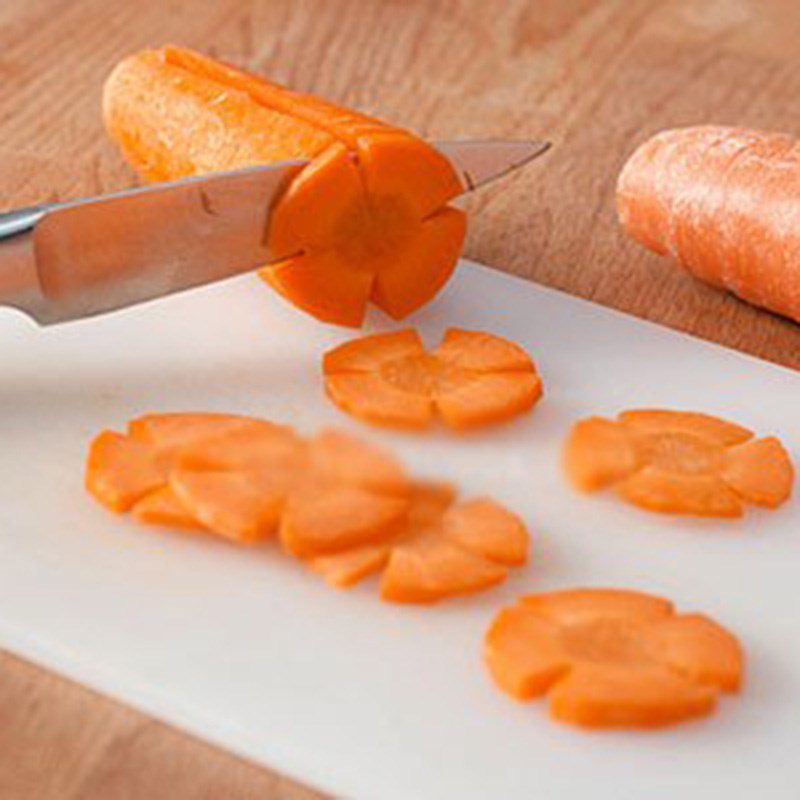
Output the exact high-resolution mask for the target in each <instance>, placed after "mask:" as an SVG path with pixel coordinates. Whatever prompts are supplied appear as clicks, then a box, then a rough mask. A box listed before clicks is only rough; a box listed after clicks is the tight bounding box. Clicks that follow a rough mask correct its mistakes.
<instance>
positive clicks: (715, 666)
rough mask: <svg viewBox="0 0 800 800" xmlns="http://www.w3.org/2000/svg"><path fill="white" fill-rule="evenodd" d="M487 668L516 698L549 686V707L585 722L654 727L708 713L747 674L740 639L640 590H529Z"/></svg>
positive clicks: (490, 643)
mask: <svg viewBox="0 0 800 800" xmlns="http://www.w3.org/2000/svg"><path fill="white" fill-rule="evenodd" d="M484 655H485V660H486V664H487V666H488V668H489V672H490V674H491V676H492V678H493V680H494V682H495V683H496V684H497V686H498V687H499V688H500V689H501V690H502V691H504V692H505V693H506V694H508V695H510V696H511V697H513V698H515V699H516V700H523V701H524V700H531V699H533V698H534V697H539V696H541V695H544V694H547V695H548V697H549V699H550V713H551V715H552V716H553V717H554V718H555V719H558V720H560V721H562V722H568V723H572V724H576V725H582V726H586V727H657V726H662V725H670V724H673V723H677V722H680V721H682V720H686V719H689V718H691V717H697V716H702V715H705V714H708V713H710V712H711V711H712V710H713V709H714V707H715V706H716V703H717V698H718V696H719V694H720V693H721V692H734V691H736V690H738V689H739V687H740V685H741V681H742V672H743V661H744V657H743V654H742V650H741V647H740V646H739V643H738V641H737V640H736V638H735V637H734V636H733V635H732V634H731V633H729V632H728V631H726V630H725V629H724V628H722V627H721V626H720V625H718V624H717V623H715V622H714V621H713V620H711V619H709V618H708V617H705V616H702V615H700V614H676V613H675V610H674V608H673V606H672V604H671V603H670V602H668V601H667V600H664V599H662V598H659V597H654V596H652V595H648V594H643V593H641V592H635V591H624V590H615V589H575V590H567V591H557V592H549V593H544V594H539V595H531V596H528V597H522V598H521V599H520V600H519V601H518V602H517V603H516V604H515V605H514V606H511V607H508V608H505V609H503V610H502V611H501V612H500V613H499V614H498V615H497V617H496V618H495V620H494V622H493V623H492V625H491V627H490V628H489V630H488V632H487V634H486V637H485V642H484Z"/></svg>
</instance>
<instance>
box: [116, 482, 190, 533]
mask: <svg viewBox="0 0 800 800" xmlns="http://www.w3.org/2000/svg"><path fill="white" fill-rule="evenodd" d="M131 516H132V517H133V518H134V519H135V520H138V521H139V522H143V523H145V524H146V525H163V526H166V527H168V528H183V529H184V530H203V529H204V526H203V525H202V524H201V523H200V521H199V520H198V519H196V518H195V517H194V516H193V515H192V514H191V512H190V511H189V510H188V509H187V508H186V506H185V505H184V504H183V503H181V501H180V500H179V499H178V497H177V495H176V494H175V492H173V491H172V489H171V488H170V487H169V486H168V485H167V486H162V487H161V488H159V489H154V490H153V491H151V492H149V493H148V494H146V495H145V496H144V497H143V498H142V499H141V500H139V501H138V502H137V503H136V504H135V505H134V506H133V507H132V508H131Z"/></svg>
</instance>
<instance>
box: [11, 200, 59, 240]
mask: <svg viewBox="0 0 800 800" xmlns="http://www.w3.org/2000/svg"><path fill="white" fill-rule="evenodd" d="M48 208H49V206H46V205H41V206H30V207H29V208H17V209H15V210H14V211H6V212H5V213H4V214H0V241H2V240H3V239H9V238H10V237H12V236H17V235H19V234H21V233H30V231H32V230H33V229H34V228H35V227H36V223H37V222H38V221H39V220H40V219H41V218H42V217H43V216H44V214H45V212H46V211H47V209H48Z"/></svg>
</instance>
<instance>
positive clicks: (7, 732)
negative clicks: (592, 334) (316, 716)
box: [0, 0, 800, 800]
mask: <svg viewBox="0 0 800 800" xmlns="http://www.w3.org/2000/svg"><path fill="white" fill-rule="evenodd" d="M798 37H800V13H798V10H797V0H694V1H693V0H671V1H670V0H537V1H536V2H534V0H488V1H487V0H386V2H379V0H136V2H126V3H109V2H108V0H5V2H3V3H2V4H0V134H1V135H0V142H1V143H2V144H1V145H0V165H2V174H3V184H2V185H3V187H4V195H3V198H2V201H3V204H4V205H6V206H13V205H18V204H19V203H21V202H24V201H27V200H31V199H42V198H41V197H31V196H30V195H32V194H36V193H38V194H43V195H44V196H46V197H69V196H77V195H80V194H85V193H93V192H100V191H107V190H110V189H114V188H119V187H121V186H124V185H126V184H127V183H128V182H129V181H130V180H131V176H130V175H128V174H127V173H126V171H125V170H124V169H123V168H122V167H121V165H120V163H119V160H118V158H117V155H116V154H115V153H114V151H113V149H112V148H111V147H110V146H109V145H108V143H107V142H106V141H105V138H104V134H103V131H102V126H101V121H100V113H99V97H100V88H101V85H102V82H103V80H104V78H105V76H106V74H107V73H108V71H109V70H110V68H111V67H112V66H113V64H114V63H115V62H116V61H117V60H118V59H119V58H120V57H121V56H122V55H123V54H125V53H127V52H129V51H131V50H134V49H136V48H140V47H145V46H148V45H157V44H161V43H164V42H166V41H172V42H176V43H181V44H186V45H189V46H193V47H197V48H200V49H203V50H205V51H208V52H210V53H212V54H217V55H220V56H224V57H226V58H228V59H230V60H232V61H235V62H237V63H240V64H242V65H245V66H248V67H250V68H251V69H255V70H260V71H263V72H265V73H267V74H269V75H270V76H271V77H272V78H273V79H275V80H278V81H281V82H284V83H287V84H289V85H291V86H292V87H295V88H297V89H301V90H309V91H313V92H317V93H319V94H322V95H326V96H329V97H331V98H334V99H337V100H340V101H342V102H344V103H347V104H353V105H356V106H358V107H360V108H362V109H364V110H365V111H368V112H371V113H374V114H377V115H379V116H384V117H386V118H388V119H391V120H396V121H398V122H400V123H401V124H404V125H407V126H409V127H412V128H415V129H416V130H419V131H421V132H423V133H425V134H427V135H430V136H436V137H441V138H447V137H452V138H455V137H467V136H469V137H472V136H475V137H479V136H498V135H509V136H520V137H522V136H535V137H547V138H549V139H552V140H553V141H554V143H555V145H556V146H555V148H554V149H553V150H552V151H551V153H550V154H549V155H548V156H547V157H546V158H545V159H543V160H542V161H541V162H538V163H537V164H535V165H533V166H532V167H530V168H529V169H527V170H525V171H523V172H521V173H519V174H517V175H515V176H513V177H512V178H510V179H509V180H507V181H505V182H504V183H503V184H501V185H498V186H496V187H493V188H491V189H488V190H486V191H483V192H481V193H479V194H477V195H476V196H474V197H473V198H471V199H470V201H469V206H470V210H471V212H472V219H471V232H470V238H469V242H468V250H467V252H468V255H470V256H472V257H474V258H476V259H478V260H480V261H485V262H487V263H490V264H492V265H494V266H496V267H497V268H499V269H503V270H507V271H509V272H514V273H516V274H518V275H523V276H525V277H528V278H530V279H532V280H535V281H539V282H542V283H545V284H548V285H550V286H554V287H557V288H560V289H563V290H565V291H568V292H571V293H573V294H577V295H580V296H582V297H586V298H589V299H592V300H595V301H597V302H599V303H603V304H606V305H609V306H614V307H616V308H619V309H622V310H624V311H627V312H629V313H632V314H636V315H639V316H642V317H646V318H649V319H652V320H655V321H657V322H660V323H662V324H665V325H669V326H671V327H674V328H678V329H681V330H684V331H688V332H690V333H693V334H695V335H697V336H701V337H704V338H707V339H712V340H714V341H717V342H721V343H723V344H726V345H728V346H731V347H735V348H739V349H741V350H744V351H746V352H749V353H753V354H755V355H758V356H761V357H763V358H767V359H771V360H774V361H777V362H780V363H783V364H786V365H789V366H792V367H795V368H796V367H800V346H799V345H800V334H799V333H798V328H797V326H795V325H793V324H791V323H789V322H787V321H785V320H781V319H778V318H777V317H773V316H771V315H769V314H766V313H764V312H760V311H757V310H755V309H753V308H750V307H748V306H747V305H745V304H743V303H741V302H739V301H737V300H735V299H733V298H731V297H729V296H726V295H724V294H721V293H719V292H717V291H714V290H712V289H709V288H706V287H704V286H701V285H700V284H698V283H697V282H695V281H693V280H692V279H691V278H689V277H688V276H686V275H684V274H682V273H681V272H679V271H678V270H676V269H674V268H672V267H671V266H670V265H669V264H668V263H667V262H665V261H663V260H661V259H659V258H657V257H656V256H653V255H651V254H649V253H646V252H644V251H643V250H642V249H641V248H638V247H637V246H636V245H634V244H633V243H631V242H628V241H625V240H624V239H623V237H622V236H621V235H620V233H619V231H618V228H617V225H616V221H615V217H614V209H613V187H614V180H615V177H616V174H617V172H618V170H619V168H620V166H621V164H622V162H623V161H624V159H625V157H626V156H627V155H628V154H629V153H630V152H631V151H632V149H633V148H634V147H635V145H636V144H637V143H638V142H640V141H641V140H643V139H644V138H645V137H647V136H648V135H649V134H651V133H652V132H654V131H656V130H658V129H660V128H664V127H668V126H672V125H681V124H692V123H700V122H718V123H733V124H742V125H751V126H757V127H763V128H774V129H781V130H788V131H797V130H798V129H800V106H798V104H797V102H796V98H797V97H798V96H800V71H798V70H797V63H796V52H797V51H796V43H797V41H798ZM365 768H368V767H367V766H365ZM165 787H168V788H165ZM165 795H168V796H169V797H170V798H172V799H173V800H182V799H183V798H220V797H224V798H232V799H233V800H237V799H238V798H251V797H252V798H254V797H259V798H292V800H297V799H298V798H309V797H315V796H318V795H316V794H315V793H313V792H311V791H309V790H305V789H303V788H302V787H299V786H297V785H295V784H292V783H290V782H288V781H283V780H281V779H280V778H278V777H277V776H275V775H272V774H270V773H269V772H268V771H266V770H261V769H257V768H256V767H253V766H250V765H248V764H245V763H243V762H241V761H238V760H237V759H234V758H233V757H231V756H228V755H226V754H224V753H222V752H220V751H218V750H215V749H213V748H211V747H209V746H207V745H204V744H202V743H200V742H197V741H195V740H193V739H191V738H189V737H187V736H184V735H183V734H180V733H177V732H175V731H174V730H172V729H170V728H168V727H166V726H163V725H161V724H158V723H156V722H153V721H151V720H149V719H147V718H145V717H143V716H141V715H139V714H137V713H135V712H133V711H131V710H128V709H126V708H124V707H122V706H119V705H117V704H115V703H112V702H111V701H108V700H105V699H103V698H100V697H97V696H96V695H94V694H92V693H90V692H88V691H86V690H84V689H81V688H80V687H77V686H74V685H73V684H70V683H69V682H67V681H64V680H62V679H60V678H57V677H55V676H52V675H49V674H48V673H45V672H43V671H41V670H39V669H37V668H35V667H33V666H31V665H28V664H25V663H23V662H21V661H19V660H18V659H16V658H14V657H12V656H9V655H7V656H3V657H0V797H2V798H4V800H32V799H33V798H36V799H37V800H38V798H47V799H48V800H49V799H50V798H53V799H54V800H55V798H58V800H94V799H95V798H97V799H98V800H99V799H100V798H102V799H103V800H118V799H119V798H125V799H126V800H128V799H133V798H151V797H163V796H165Z"/></svg>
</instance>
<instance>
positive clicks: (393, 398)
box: [325, 373, 433, 429]
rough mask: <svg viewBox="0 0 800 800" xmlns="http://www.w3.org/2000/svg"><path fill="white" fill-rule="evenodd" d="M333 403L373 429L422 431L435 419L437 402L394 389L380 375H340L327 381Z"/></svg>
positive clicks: (328, 392)
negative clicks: (378, 427) (434, 413)
mask: <svg viewBox="0 0 800 800" xmlns="http://www.w3.org/2000/svg"><path fill="white" fill-rule="evenodd" d="M325 390H326V392H327V394H328V397H330V399H331V400H333V402H334V403H335V404H336V405H337V406H339V408H341V409H342V411H346V412H347V413H348V414H350V415H351V416H353V417H355V418H356V419H361V420H364V421H365V422H370V423H372V424H373V425H383V426H386V427H396V428H408V429H419V428H425V427H427V426H428V425H429V424H430V422H431V420H432V419H433V401H432V400H431V398H430V397H426V396H425V395H418V394H414V393H412V392H407V391H404V390H403V389H401V388H399V387H397V386H393V385H392V384H391V383H387V381H386V380H385V379H384V378H383V377H382V376H380V375H373V374H368V373H367V374H364V373H340V374H337V375H329V376H327V377H326V378H325Z"/></svg>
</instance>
